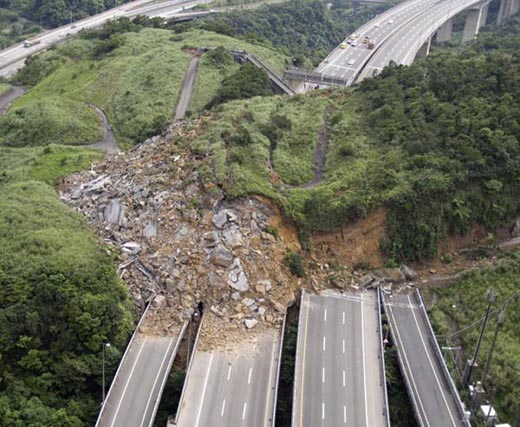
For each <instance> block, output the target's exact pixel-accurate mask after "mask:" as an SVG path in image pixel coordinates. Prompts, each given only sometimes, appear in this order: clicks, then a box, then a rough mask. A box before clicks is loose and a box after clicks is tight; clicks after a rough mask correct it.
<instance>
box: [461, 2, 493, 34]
mask: <svg viewBox="0 0 520 427" xmlns="http://www.w3.org/2000/svg"><path fill="white" fill-rule="evenodd" d="M487 10H488V3H486V4H481V5H479V6H477V8H475V9H470V10H468V15H467V16H466V25H465V26H464V32H463V33H462V41H463V42H467V41H469V40H473V39H474V38H475V37H476V36H477V34H478V31H479V30H480V28H481V27H482V26H484V25H485V24H486V18H487Z"/></svg>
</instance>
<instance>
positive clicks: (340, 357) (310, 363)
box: [292, 291, 387, 427]
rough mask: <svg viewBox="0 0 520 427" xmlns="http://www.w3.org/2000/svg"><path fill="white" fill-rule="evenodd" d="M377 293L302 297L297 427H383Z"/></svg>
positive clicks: (296, 371) (297, 372)
mask: <svg viewBox="0 0 520 427" xmlns="http://www.w3.org/2000/svg"><path fill="white" fill-rule="evenodd" d="M378 309H379V308H378V303H377V295H376V293H375V291H368V292H364V293H358V294H345V295H341V294H330V295H310V294H304V295H303V296H302V304H301V307H300V310H301V312H300V325H299V329H298V348H297V353H296V368H295V380H294V381H295V385H294V387H295V389H294V399H293V421H292V423H293V424H292V425H293V427H318V426H322V427H328V426H330V427H339V426H349V427H383V426H385V427H386V426H387V419H386V416H385V415H384V401H385V383H384V381H382V379H383V378H384V377H383V372H382V371H383V366H382V363H381V360H380V358H379V354H380V348H381V347H380V346H381V335H380V327H379V324H378V312H377V310H378Z"/></svg>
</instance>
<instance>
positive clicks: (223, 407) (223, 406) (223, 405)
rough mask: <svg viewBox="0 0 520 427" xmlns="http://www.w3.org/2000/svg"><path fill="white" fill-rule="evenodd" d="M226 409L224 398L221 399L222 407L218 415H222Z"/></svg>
mask: <svg viewBox="0 0 520 427" xmlns="http://www.w3.org/2000/svg"><path fill="white" fill-rule="evenodd" d="M225 410H226V399H224V400H223V401H222V409H221V410H220V416H221V417H223V416H224V411H225Z"/></svg>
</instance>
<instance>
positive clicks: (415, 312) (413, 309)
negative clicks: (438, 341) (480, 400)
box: [385, 295, 464, 427]
mask: <svg viewBox="0 0 520 427" xmlns="http://www.w3.org/2000/svg"><path fill="white" fill-rule="evenodd" d="M385 309H386V312H387V314H388V318H389V320H390V322H391V323H390V326H391V331H392V335H393V338H394V342H395V343H396V345H397V349H398V352H399V357H400V358H401V361H402V362H403V365H404V368H405V371H406V372H405V373H404V376H405V379H406V380H407V382H408V385H409V388H410V389H411V390H412V396H410V397H411V400H412V403H414V405H415V406H416V408H417V413H418V417H420V420H418V421H419V423H420V425H423V426H427V427H463V425H464V424H463V422H462V420H461V419H460V418H459V413H458V411H457V406H456V403H455V400H454V398H453V397H452V395H451V394H450V392H449V388H448V384H447V382H446V379H445V377H444V376H443V373H442V369H441V365H440V362H439V361H438V359H437V358H436V356H435V351H434V348H433V344H432V342H431V341H430V339H429V334H428V326H427V323H426V320H425V319H424V318H423V316H422V315H421V311H420V310H419V306H418V305H417V303H416V302H415V300H414V299H412V298H411V297H410V296H409V295H394V296H393V297H390V298H387V300H386V303H385Z"/></svg>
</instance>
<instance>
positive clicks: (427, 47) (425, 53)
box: [416, 37, 432, 58]
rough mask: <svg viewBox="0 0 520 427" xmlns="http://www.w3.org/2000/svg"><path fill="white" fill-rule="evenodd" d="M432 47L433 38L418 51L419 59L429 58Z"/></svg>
mask: <svg viewBox="0 0 520 427" xmlns="http://www.w3.org/2000/svg"><path fill="white" fill-rule="evenodd" d="M431 45H432V38H431V37H430V38H429V39H428V40H426V42H425V43H424V44H423V45H422V46H421V48H420V49H419V50H418V51H417V55H416V57H417V58H421V57H425V56H428V55H429V53H430V47H431Z"/></svg>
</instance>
